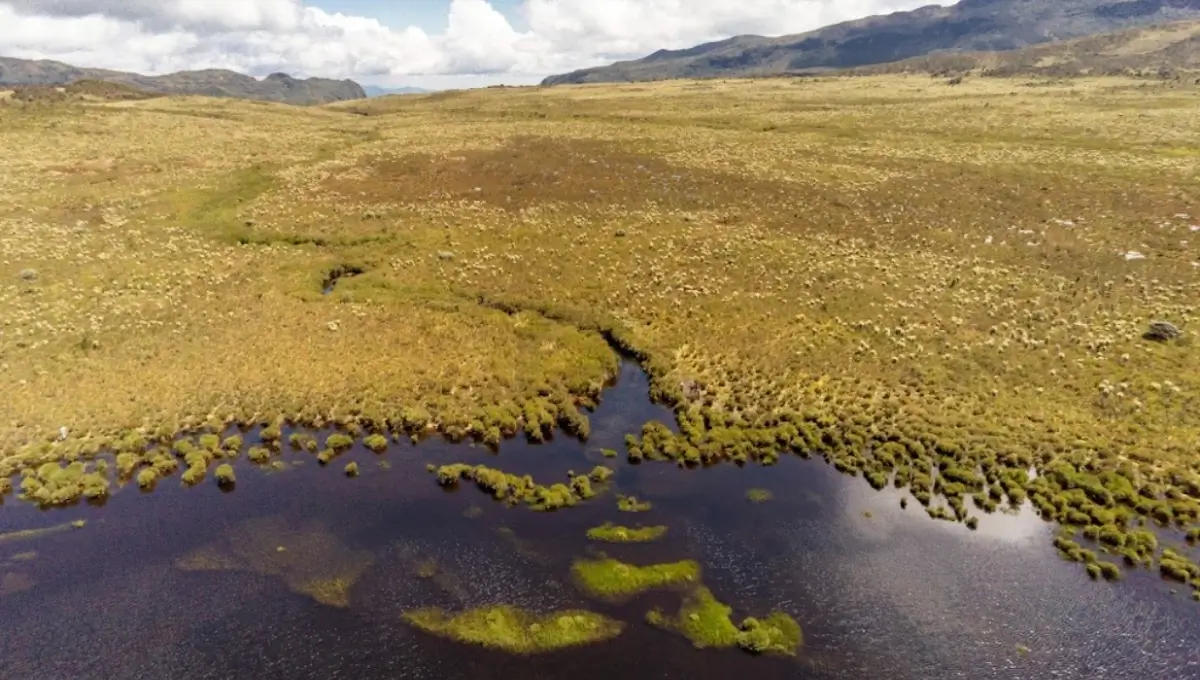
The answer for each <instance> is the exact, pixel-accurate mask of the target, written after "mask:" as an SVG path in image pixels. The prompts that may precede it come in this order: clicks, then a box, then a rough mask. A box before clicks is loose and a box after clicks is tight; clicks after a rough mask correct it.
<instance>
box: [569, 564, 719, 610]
mask: <svg viewBox="0 0 1200 680" xmlns="http://www.w3.org/2000/svg"><path fill="white" fill-rule="evenodd" d="M571 575H572V576H573V577H574V580H575V584H576V585H577V586H578V587H579V589H580V590H582V591H583V592H585V593H587V594H589V595H591V596H593V597H598V598H601V599H605V600H623V599H626V598H629V597H632V596H634V595H637V594H639V593H643V592H646V591H647V590H653V589H656V588H669V587H674V586H681V585H687V584H691V583H696V582H698V581H699V580H700V564H699V563H698V562H696V561H694V560H684V561H681V562H670V563H665V564H654V565H649V566H644V567H643V566H637V565H633V564H626V563H624V562H620V561H618V560H614V559H611V558H607V557H605V558H601V559H595V560H577V561H576V562H575V564H574V565H572V566H571Z"/></svg>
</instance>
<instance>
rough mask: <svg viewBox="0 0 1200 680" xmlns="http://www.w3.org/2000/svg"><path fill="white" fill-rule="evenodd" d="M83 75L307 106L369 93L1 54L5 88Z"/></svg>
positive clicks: (320, 82)
mask: <svg viewBox="0 0 1200 680" xmlns="http://www.w3.org/2000/svg"><path fill="white" fill-rule="evenodd" d="M80 80H94V81H104V82H112V83H121V84H124V85H129V86H130V87H134V88H136V89H138V90H142V91H144V92H153V93H158V94H198V95H205V96H209V97H233V98H237V99H257V100H262V101H274V102H284V103H288V104H303V105H307V104H324V103H327V102H335V101H343V100H347V99H363V98H365V97H366V93H365V92H364V91H363V88H362V87H361V86H360V85H359V84H358V83H356V82H354V81H352V80H330V79H327V78H305V79H298V78H293V77H291V76H289V75H287V74H285V73H272V74H271V75H269V76H267V77H266V78H263V79H261V80H260V79H257V78H253V77H251V76H248V75H245V74H242V73H236V72H234V71H226V70H219V69H209V70H204V71H180V72H178V73H169V74H166V75H161V76H145V75H141V74H138V73H128V72H124V71H109V70H107V69H94V68H79V67H76V66H71V65H70V64H64V63H62V62H58V61H49V60H37V61H32V60H28V59H13V58H10V57H0V88H3V87H12V86H22V85H55V86H61V85H68V84H71V83H74V82H76V81H80Z"/></svg>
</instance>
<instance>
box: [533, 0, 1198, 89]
mask: <svg viewBox="0 0 1200 680" xmlns="http://www.w3.org/2000/svg"><path fill="white" fill-rule="evenodd" d="M1189 19H1200V0H961V2H959V3H957V4H955V5H952V6H950V7H941V6H936V5H931V6H927V7H922V8H920V9H915V10H912V11H909V12H896V13H893V14H888V15H883V16H872V17H867V18H864V19H858V20H855V21H847V22H843V23H840V24H834V25H832V26H827V27H825V28H820V29H817V30H815V31H810V32H808V33H801V34H798V35H787V36H782V37H777V38H767V37H762V36H752V35H751V36H737V37H733V38H729V39H727V40H722V41H718V42H713V43H707V44H704V45H699V46H696V47H692V48H688V49H683V50H659V51H657V52H655V53H653V54H651V55H650V56H648V57H645V58H643V59H638V60H636V61H625V62H618V63H616V64H612V65H610V66H602V67H597V68H590V69H583V70H580V71H575V72H572V73H567V74H563V75H557V76H551V77H549V78H547V79H545V80H544V81H543V84H544V85H559V84H567V83H599V82H627V81H642V80H662V79H670V78H712V77H730V76H755V75H760V76H763V75H781V74H787V73H797V72H820V71H827V70H833V69H848V68H854V67H860V66H867V65H873V64H882V63H888V62H896V61H900V60H903V59H909V58H912V57H920V56H924V55H928V54H931V53H934V52H939V51H957V52H968V51H990V52H997V51H1006V50H1016V49H1020V48H1023V47H1027V46H1030V45H1037V44H1041V43H1047V42H1051V41H1055V40H1066V39H1071V38H1079V37H1084V36H1089V35H1096V34H1100V33H1107V32H1112V31H1119V30H1122V29H1127V28H1135V27H1141V26H1150V25H1155V24H1162V23H1167V22H1173V21H1180V20H1189Z"/></svg>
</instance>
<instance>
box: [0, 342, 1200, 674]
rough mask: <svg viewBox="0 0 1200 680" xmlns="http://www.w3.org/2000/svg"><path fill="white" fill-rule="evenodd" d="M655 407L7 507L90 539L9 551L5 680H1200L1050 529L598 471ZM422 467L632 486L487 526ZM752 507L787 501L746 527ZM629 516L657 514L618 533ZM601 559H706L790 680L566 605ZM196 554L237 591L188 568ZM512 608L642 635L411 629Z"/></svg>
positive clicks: (608, 400)
mask: <svg viewBox="0 0 1200 680" xmlns="http://www.w3.org/2000/svg"><path fill="white" fill-rule="evenodd" d="M645 395H646V380H645V376H644V375H643V374H641V372H640V371H638V370H637V369H636V367H634V366H633V365H632V364H625V365H624V366H623V367H622V374H621V380H620V382H619V383H618V385H617V386H616V387H615V388H613V389H612V390H610V391H608V392H606V393H605V396H604V400H603V402H602V403H601V405H600V408H599V409H598V411H597V412H596V413H595V414H593V432H594V435H593V438H592V440H591V441H589V442H588V443H587V444H586V445H585V444H581V443H579V442H577V441H573V440H570V439H567V438H565V437H561V436H559V437H557V438H555V439H554V440H553V441H552V442H551V443H549V444H546V445H544V446H529V445H526V444H524V443H522V442H520V441H510V442H506V443H505V444H504V446H503V447H502V450H501V452H500V454H499V455H498V456H497V455H496V454H493V453H491V452H489V451H488V450H487V449H485V448H483V447H470V446H467V445H461V444H460V445H451V444H447V443H443V442H440V441H427V442H424V443H422V444H421V445H420V446H419V447H416V448H414V447H411V446H410V445H408V444H402V445H394V446H393V447H392V449H391V450H390V451H389V452H388V454H387V455H386V457H385V459H386V460H387V461H388V462H389V463H390V464H391V465H390V467H389V468H388V469H384V468H382V467H380V466H378V465H377V462H378V461H379V460H380V458H379V457H378V456H376V455H375V454H372V453H370V452H368V451H366V450H365V449H361V448H356V449H354V450H352V451H350V452H348V453H347V454H346V455H345V456H343V458H339V465H338V466H337V468H336V469H334V468H330V469H322V468H320V467H319V466H317V465H316V464H307V465H303V466H300V467H297V468H295V469H293V470H291V471H290V472H289V473H288V474H275V475H268V474H264V473H262V472H260V471H258V470H255V469H253V468H250V467H249V466H248V465H244V464H243V465H242V467H239V469H238V488H237V491H236V492H234V493H230V494H222V493H220V491H219V490H218V489H217V488H216V486H215V485H211V484H204V485H202V486H200V487H197V488H195V489H189V490H184V489H182V488H179V487H178V486H177V482H176V481H175V480H164V481H163V483H161V484H160V485H159V488H158V490H157V491H156V492H154V493H152V494H141V493H138V492H137V489H136V486H127V487H125V488H124V489H122V490H120V491H119V492H118V493H116V494H114V496H113V498H112V500H111V501H110V502H109V503H108V505H107V506H106V507H104V508H99V509H97V508H87V507H77V508H69V509H66V510H57V511H53V512H49V513H44V512H40V511H37V510H36V509H34V508H31V507H28V506H24V505H22V504H9V505H7V506H5V507H4V508H3V511H0V532H3V533H7V532H11V531H16V530H22V529H31V528H37V527H48V526H61V525H62V524H63V523H66V522H70V521H71V520H74V519H78V518H84V517H86V518H87V519H88V524H87V526H86V528H84V529H80V530H78V531H58V532H53V533H49V534H47V535H43V536H40V537H37V538H36V539H31V540H22V541H19V542H10V543H2V544H0V577H3V578H4V581H3V585H0V594H2V595H3V597H2V599H0V626H3V629H4V630H5V635H4V636H0V659H3V660H4V676H5V677H12V678H39V679H40V678H50V679H58V678H62V679H63V680H67V679H70V680H87V679H89V678H115V677H121V678H126V677H128V678H137V677H141V678H171V679H172V680H190V679H193V678H231V677H254V678H298V679H305V678H322V679H324V678H342V677H345V678H356V679H357V678H363V679H366V678H439V679H446V678H451V679H453V678H464V679H465V678H470V679H471V680H478V679H485V678H497V679H499V678H505V679H511V678H515V677H521V678H523V679H524V678H562V677H575V676H578V677H580V678H581V680H583V679H584V678H592V677H594V678H596V679H597V680H599V679H600V678H605V679H608V678H612V677H617V676H619V677H622V678H630V679H631V680H636V679H638V678H664V677H671V678H675V677H688V676H691V677H696V678H728V677H737V676H738V675H746V674H753V675H754V676H755V677H756V678H762V679H763V680H768V679H771V678H788V679H795V678H865V677H871V678H888V679H892V678H896V679H906V678H914V679H915V678H922V679H923V678H957V677H964V678H966V677H969V678H1106V679H1107V678H1139V679H1150V680H1153V679H1157V678H1163V679H1167V678H1170V679H1171V680H1176V679H1180V678H1190V677H1200V667H1198V666H1197V665H1196V664H1197V661H1196V659H1197V655H1196V653H1195V650H1196V649H1198V648H1200V625H1197V624H1200V607H1197V606H1196V605H1195V604H1194V603H1192V602H1190V600H1189V599H1188V598H1187V596H1186V595H1187V593H1186V592H1184V593H1180V594H1178V595H1174V596H1172V595H1171V594H1170V593H1169V591H1168V590H1167V588H1165V587H1164V586H1163V585H1162V584H1161V583H1160V582H1159V580H1158V579H1157V577H1156V576H1155V575H1153V574H1150V573H1146V572H1130V573H1129V574H1127V576H1126V578H1125V580H1124V581H1122V582H1120V583H1116V584H1107V583H1094V582H1091V581H1090V580H1089V579H1088V578H1087V576H1086V575H1085V574H1084V573H1083V570H1081V569H1079V568H1078V565H1072V564H1067V563H1064V562H1061V561H1060V560H1059V559H1058V558H1057V556H1056V555H1055V554H1054V552H1053V548H1052V547H1051V545H1050V542H1049V540H1048V532H1049V531H1050V527H1049V525H1046V524H1044V523H1042V522H1041V521H1040V520H1039V519H1037V518H1036V517H1034V516H1032V515H1031V514H1029V513H1028V512H1017V513H1013V514H995V515H981V518H982V520H981V523H980V525H979V530H978V531H975V532H972V531H970V530H968V529H967V528H966V527H964V526H963V525H962V524H957V523H950V522H942V521H935V520H931V519H929V518H928V517H926V516H925V513H924V510H923V508H921V507H920V505H919V504H917V503H915V502H913V501H912V500H911V499H910V503H909V507H908V509H907V510H902V509H901V508H900V503H899V499H900V498H901V497H902V496H903V495H904V494H903V493H902V492H899V491H896V490H894V489H887V490H885V491H883V492H876V491H874V490H872V489H870V487H869V486H868V485H867V483H866V482H865V481H864V480H862V479H856V478H849V477H846V476H843V475H841V474H839V473H837V472H836V471H835V470H834V469H833V468H832V467H830V466H827V465H825V464H824V463H822V462H819V461H804V460H800V459H794V458H785V459H784V460H783V461H781V462H780V464H779V465H777V466H774V467H770V468H763V467H757V466H747V467H746V468H744V469H739V468H737V467H735V466H732V465H726V466H720V467H715V468H712V469H708V470H680V469H677V468H676V467H674V466H672V465H664V464H653V463H646V464H643V465H639V466H631V465H628V464H626V463H624V462H623V461H621V460H619V459H617V460H612V459H605V458H604V457H603V456H602V455H601V454H600V449H601V448H604V447H608V448H615V449H620V448H621V440H622V438H623V436H624V434H625V433H626V432H629V431H632V430H636V429H637V428H639V427H640V425H641V423H642V422H644V421H646V420H648V419H650V418H659V419H663V418H666V417H669V415H668V414H665V411H664V410H663V409H661V408H660V407H656V406H652V405H650V404H649V403H647V401H646V396H645ZM306 456H307V454H304V453H294V454H293V453H288V454H285V457H284V459H285V460H286V461H288V462H289V463H290V462H291V461H293V460H304V459H305V457H306ZM352 460H353V461H357V462H358V463H359V465H360V468H361V469H362V471H363V472H362V475H361V476H360V477H358V478H356V479H349V478H346V477H345V476H343V475H342V474H340V467H341V465H342V464H344V463H345V462H350V461H352ZM429 462H433V463H435V464H444V463H448V462H469V463H487V464H489V465H491V466H494V467H499V468H502V469H504V470H506V471H511V472H515V473H519V474H525V473H529V474H533V475H535V477H536V478H539V479H540V478H545V479H561V478H564V476H565V475H566V472H567V470H569V469H575V470H577V471H580V470H589V469H591V467H592V466H594V465H596V464H606V465H610V466H613V467H615V468H616V469H617V475H616V477H615V478H614V480H613V483H612V485H611V488H610V489H609V490H608V491H606V492H605V493H603V494H601V495H600V496H598V497H596V498H595V499H592V500H590V501H588V502H586V503H583V504H581V505H579V506H578V507H575V508H571V509H567V510H562V511H558V512H550V513H540V512H533V511H530V510H529V509H527V508H524V507H513V508H510V507H505V506H503V505H501V504H497V503H495V502H493V501H492V500H491V499H490V498H488V496H487V495H486V494H484V493H482V492H480V491H478V490H477V489H475V488H474V487H473V486H471V485H463V487H462V488H460V489H459V490H457V491H455V492H453V493H447V492H445V491H443V490H442V489H440V488H439V487H438V486H437V484H436V483H435V481H434V480H433V478H432V476H431V475H429V474H428V473H427V472H426V471H425V465H426V463H429ZM750 488H762V489H766V490H768V491H770V492H771V493H772V494H773V499H772V500H769V501H766V502H763V503H759V504H755V503H751V502H750V501H749V500H747V498H746V491H747V489H750ZM617 493H625V494H631V495H636V496H638V497H639V498H644V499H646V500H649V501H651V502H653V504H654V507H653V509H652V510H650V511H648V512H646V513H641V514H638V515H627V514H624V513H620V512H618V511H617V508H616V494H617ZM867 513H869V515H870V516H869V517H868V516H867ZM631 518H632V519H631ZM605 521H612V522H616V523H628V522H630V521H636V522H642V523H646V524H664V525H667V526H668V527H669V531H668V534H667V535H666V537H664V538H663V539H662V540H660V541H656V542H654V543H648V544H641V545H609V544H604V545H600V546H597V545H594V544H592V543H591V542H589V541H588V539H587V537H586V531H587V529H588V528H589V527H593V526H597V525H599V524H602V523H603V522H605ZM248 528H249V529H248ZM250 529H253V531H251V530H250ZM314 537H315V538H314ZM296 546H300V547H296ZM305 546H307V547H305ZM278 547H284V548H285V550H284V551H282V552H280V551H277V548H278ZM598 550H603V551H604V552H605V553H607V554H609V555H611V556H613V557H616V558H618V559H622V560H626V561H630V562H634V563H639V564H649V563H653V562H659V561H673V560H679V559H685V558H694V559H697V560H699V561H700V563H701V565H702V568H703V581H704V583H705V585H706V586H708V587H709V588H710V589H711V590H712V591H713V593H714V594H715V595H716V596H717V597H718V599H720V600H722V601H723V602H726V603H727V604H729V605H730V606H731V607H733V608H734V612H735V616H737V617H740V616H744V615H746V614H748V613H752V612H765V611H771V610H775V609H780V610H783V611H786V612H788V613H790V614H792V615H793V616H795V618H796V619H797V620H798V621H799V622H800V623H801V625H802V626H803V628H804V633H805V640H806V644H805V647H804V649H803V650H802V652H801V656H800V659H798V660H783V659H771V658H755V657H751V656H749V655H747V654H745V653H742V652H740V651H738V650H696V649H693V648H692V647H691V645H690V644H689V643H688V642H687V641H686V640H684V639H682V638H681V637H679V636H675V635H672V634H670V633H667V632H664V631H660V630H657V629H654V628H652V627H650V626H648V625H646V624H645V623H644V622H643V619H642V617H643V616H644V615H645V613H646V611H648V610H649V609H650V608H652V607H654V606H661V607H663V608H664V609H666V610H674V609H675V608H677V606H678V596H676V595H672V594H669V593H652V594H650V595H648V596H645V597H642V598H637V599H635V600H633V601H631V602H628V603H625V604H620V605H608V604H604V603H599V602H593V601H589V600H588V599H587V598H585V597H584V596H582V595H581V594H580V593H579V592H578V591H577V590H576V589H575V588H574V587H573V586H572V585H571V583H570V580H569V572H570V565H571V562H572V560H573V559H575V558H578V557H581V556H585V555H589V554H594V553H595V552H596V551H598ZM198 551H199V552H198ZM205 551H208V552H205ZM272 551H274V552H272ZM293 551H295V552H293ZM29 553H33V555H32V556H30V555H29ZM18 554H23V556H22V557H18ZM199 554H208V555H209V556H210V557H212V556H213V555H215V556H216V557H218V558H220V559H216V558H214V561H213V564H216V565H218V566H221V565H224V566H232V567H234V568H235V569H234V570H204V571H184V570H181V569H179V568H178V566H179V565H180V560H181V559H182V560H183V564H185V565H186V564H188V561H187V560H188V558H189V556H190V557H195V556H196V555H199ZM281 555H287V556H288V559H287V560H284V561H282V562H281V561H280V560H281V559H282V558H281V557H280V556H281ZM222 560H223V561H222ZM264 565H265V566H264ZM347 568H348V570H347ZM346 573H351V574H352V576H353V578H347V577H346ZM8 574H17V576H8ZM331 579H343V581H341V582H340V583H341V586H339V589H338V590H337V593H339V595H338V597H332V598H331V597H326V596H315V595H313V593H312V592H308V591H309V590H311V588H308V585H311V584H312V583H313V582H323V581H328V580H331ZM306 584H307V585H306ZM672 598H674V599H672ZM498 604H511V605H515V606H519V607H523V608H527V609H530V610H533V611H551V610H561V609H572V608H585V609H590V610H592V611H596V612H599V613H602V614H604V615H606V616H611V617H614V618H617V619H620V620H623V621H625V622H626V623H627V626H626V628H625V630H624V631H623V632H622V633H621V634H620V635H619V636H617V637H616V638H614V639H613V640H611V641H608V642H605V643H603V644H599V645H595V646H590V647H583V648H575V649H570V650H564V651H560V652H555V653H552V654H546V655H541V656H537V657H530V658H524V657H512V656H507V655H505V654H503V653H501V652H495V651H489V650H486V649H483V648H476V647H466V646H463V645H459V644H457V643H454V642H451V641H447V640H442V639H439V638H436V637H433V636H430V635H426V634H423V633H420V632H418V631H415V630H413V629H412V628H411V627H410V626H407V625H406V624H405V623H404V622H403V621H402V619H401V614H402V613H403V612H405V611H409V610H412V609H415V608H420V607H444V608H446V609H448V610H452V611H461V610H463V609H466V608H471V607H479V606H488V605H498ZM331 605H345V606H331ZM1019 645H1024V646H1026V647H1028V649H1029V651H1028V653H1027V654H1023V653H1021V652H1019V651H1018V646H1019Z"/></svg>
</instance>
